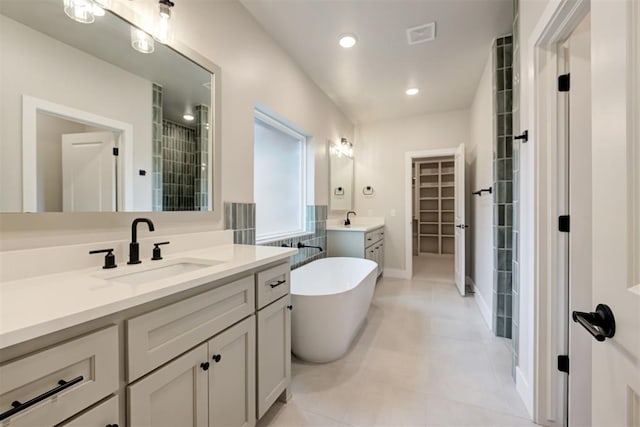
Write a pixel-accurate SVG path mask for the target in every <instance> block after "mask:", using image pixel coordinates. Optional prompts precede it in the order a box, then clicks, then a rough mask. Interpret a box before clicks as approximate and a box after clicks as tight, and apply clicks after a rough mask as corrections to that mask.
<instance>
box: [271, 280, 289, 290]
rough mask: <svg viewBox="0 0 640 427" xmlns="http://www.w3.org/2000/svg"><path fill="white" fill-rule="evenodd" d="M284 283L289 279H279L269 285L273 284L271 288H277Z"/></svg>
mask: <svg viewBox="0 0 640 427" xmlns="http://www.w3.org/2000/svg"><path fill="white" fill-rule="evenodd" d="M283 283H287V281H286V280H278V281H277V282H276V283H271V284H269V286H271V288H272V289H273V288H276V287H278V286H280V285H282V284H283Z"/></svg>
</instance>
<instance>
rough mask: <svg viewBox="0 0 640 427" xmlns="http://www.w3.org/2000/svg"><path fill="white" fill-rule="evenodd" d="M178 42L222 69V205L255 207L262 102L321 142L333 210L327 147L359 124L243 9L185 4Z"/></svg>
mask: <svg viewBox="0 0 640 427" xmlns="http://www.w3.org/2000/svg"><path fill="white" fill-rule="evenodd" d="M178 7H179V8H180V11H179V14H178V13H177V12H176V19H177V26H176V34H179V35H181V36H182V37H181V39H182V40H183V41H184V42H186V44H187V45H189V46H190V47H191V48H193V49H195V50H196V51H198V52H199V53H201V54H203V55H204V56H206V57H208V58H210V59H211V61H213V62H215V63H216V64H218V65H219V66H220V67H221V68H222V112H221V113H222V140H223V145H222V159H223V164H222V175H223V180H222V181H223V182H222V198H223V200H227V201H235V202H252V201H253V156H252V155H251V153H252V152H253V125H252V123H253V108H254V105H255V103H257V102H259V103H260V104H262V105H266V106H267V107H269V109H271V110H273V111H275V112H276V113H278V114H279V115H280V116H282V117H284V118H285V119H287V120H289V121H291V122H292V123H294V124H295V125H296V126H297V127H298V128H300V129H303V130H304V131H305V132H307V133H309V134H311V135H313V148H314V151H315V158H316V161H315V203H316V204H324V205H326V204H328V202H329V197H328V182H329V175H328V174H329V160H328V152H327V141H328V140H333V141H339V140H340V137H346V138H348V139H349V140H352V139H353V124H352V123H351V122H350V121H349V120H348V119H347V117H346V116H345V115H344V114H343V113H342V112H341V111H340V110H339V109H338V108H337V107H336V105H335V104H334V103H333V102H332V101H331V100H330V99H329V98H328V97H327V95H326V94H325V93H324V92H322V91H321V90H320V88H319V87H318V86H316V85H315V83H313V82H312V81H311V80H310V79H309V77H308V76H307V75H306V74H304V72H303V71H302V70H301V69H300V68H299V66H298V65H297V64H296V63H295V62H294V61H293V60H292V59H291V58H290V57H289V56H288V55H287V54H286V53H285V52H284V51H283V49H282V48H281V47H280V46H279V45H278V44H276V43H275V42H274V41H273V40H272V39H271V37H270V36H269V35H268V34H267V33H266V32H265V31H264V30H263V29H262V27H260V25H259V24H258V23H257V22H256V21H255V19H254V18H253V16H251V15H250V14H249V13H248V12H247V10H246V9H245V8H244V7H243V6H242V5H241V4H240V3H239V2H235V1H215V2H213V1H212V2H203V1H184V2H180V3H179V5H178V6H176V10H177V9H178Z"/></svg>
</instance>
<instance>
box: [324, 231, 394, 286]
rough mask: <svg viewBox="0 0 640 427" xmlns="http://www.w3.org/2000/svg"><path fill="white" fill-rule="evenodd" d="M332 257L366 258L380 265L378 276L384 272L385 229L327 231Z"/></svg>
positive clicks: (329, 250) (328, 246) (329, 252)
mask: <svg viewBox="0 0 640 427" xmlns="http://www.w3.org/2000/svg"><path fill="white" fill-rule="evenodd" d="M327 248H328V250H327V253H328V255H329V256H330V257H354V258H366V259H370V260H371V261H375V262H376V263H377V264H378V271H377V273H378V276H380V275H381V274H382V272H383V270H384V227H379V228H375V229H373V230H370V231H366V232H365V231H360V230H350V229H342V230H327Z"/></svg>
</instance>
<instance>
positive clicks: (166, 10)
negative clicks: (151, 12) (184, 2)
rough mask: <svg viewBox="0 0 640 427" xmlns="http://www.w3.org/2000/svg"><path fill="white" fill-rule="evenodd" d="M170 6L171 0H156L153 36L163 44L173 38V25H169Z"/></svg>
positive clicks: (171, 5) (171, 4)
mask: <svg viewBox="0 0 640 427" xmlns="http://www.w3.org/2000/svg"><path fill="white" fill-rule="evenodd" d="M172 7H173V2H171V1H169V0H160V1H159V2H158V13H157V14H156V17H155V22H154V34H153V37H154V38H155V39H156V40H158V41H159V42H160V43H163V44H167V43H170V42H171V40H172V38H173V25H171V15H172V10H171V8H172Z"/></svg>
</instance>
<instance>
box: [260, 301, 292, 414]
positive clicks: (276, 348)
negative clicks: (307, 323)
mask: <svg viewBox="0 0 640 427" xmlns="http://www.w3.org/2000/svg"><path fill="white" fill-rule="evenodd" d="M290 301H291V299H290V296H289V295H287V296H284V297H282V298H280V299H279V300H277V301H276V302H274V303H273V304H271V305H268V306H266V307H265V308H263V309H262V310H260V311H259V312H258V326H257V329H258V418H261V417H262V416H263V415H264V414H265V412H267V410H268V409H269V407H271V405H272V404H273V402H275V401H276V399H277V398H278V396H280V394H281V393H282V392H283V391H284V390H285V389H286V388H287V387H288V386H289V381H290V379H291V311H290V310H289V308H288V306H289V305H290Z"/></svg>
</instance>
